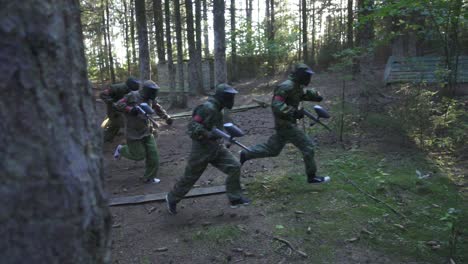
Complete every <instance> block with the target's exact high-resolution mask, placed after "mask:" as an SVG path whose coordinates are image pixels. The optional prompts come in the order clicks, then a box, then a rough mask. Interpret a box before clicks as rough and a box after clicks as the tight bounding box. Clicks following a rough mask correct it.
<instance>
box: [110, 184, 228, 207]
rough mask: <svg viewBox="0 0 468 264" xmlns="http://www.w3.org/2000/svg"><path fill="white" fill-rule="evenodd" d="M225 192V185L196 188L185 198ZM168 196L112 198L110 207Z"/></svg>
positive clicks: (151, 200) (162, 198) (161, 194)
mask: <svg viewBox="0 0 468 264" xmlns="http://www.w3.org/2000/svg"><path fill="white" fill-rule="evenodd" d="M225 192H226V187H225V186H224V185H223V186H213V187H203V188H194V189H192V190H190V192H189V193H188V194H187V195H185V197H186V198H190V197H197V196H206V195H213V194H220V193H225ZM166 194H167V193H166V192H163V193H154V194H143V195H135V196H124V197H116V198H111V199H110V201H109V206H116V205H128V204H139V203H147V202H154V201H164V200H165V199H166Z"/></svg>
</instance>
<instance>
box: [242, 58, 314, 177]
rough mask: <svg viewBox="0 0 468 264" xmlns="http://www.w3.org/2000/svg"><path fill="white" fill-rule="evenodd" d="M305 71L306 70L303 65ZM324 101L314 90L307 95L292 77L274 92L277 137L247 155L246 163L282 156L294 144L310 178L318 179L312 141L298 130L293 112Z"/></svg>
mask: <svg viewBox="0 0 468 264" xmlns="http://www.w3.org/2000/svg"><path fill="white" fill-rule="evenodd" d="M304 67H307V66H306V65H304ZM320 100H321V97H320V95H319V94H318V92H316V91H314V90H306V91H304V89H303V85H300V84H298V83H297V82H295V80H294V77H293V76H290V77H289V79H288V80H286V81H284V82H283V83H281V84H280V85H278V86H277V87H276V88H275V91H274V95H273V99H272V103H271V108H272V110H273V116H274V121H275V130H276V133H275V134H274V135H272V136H271V137H270V138H269V139H268V141H267V142H266V143H263V144H258V145H255V146H253V147H251V148H250V150H251V151H249V152H245V158H246V160H249V159H258V158H265V157H276V156H278V155H279V153H280V152H281V150H282V149H283V147H284V145H285V144H286V143H292V144H293V145H294V146H296V147H297V148H298V149H299V150H300V151H301V152H302V156H303V159H304V163H305V169H306V174H307V175H311V176H313V175H315V173H316V171H317V167H316V165H315V160H314V144H313V142H312V140H311V139H310V138H309V137H308V136H307V135H306V134H305V133H304V132H303V131H302V130H301V129H299V128H298V126H297V120H296V118H295V117H294V112H295V111H296V110H297V109H298V107H299V103H300V102H301V101H320Z"/></svg>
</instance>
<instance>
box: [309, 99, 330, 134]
mask: <svg viewBox="0 0 468 264" xmlns="http://www.w3.org/2000/svg"><path fill="white" fill-rule="evenodd" d="M314 110H315V113H316V114H317V116H314V115H313V114H312V113H311V112H309V111H307V110H306V109H303V110H302V111H303V112H304V115H305V116H307V117H308V118H310V119H311V120H312V121H313V122H312V123H310V125H311V126H313V125H315V124H320V125H322V126H323V127H325V128H326V129H327V130H328V131H332V130H331V129H330V128H329V127H328V126H327V125H325V124H324V123H322V122H321V121H320V118H324V119H327V118H330V114H329V113H328V112H327V110H325V109H323V108H322V107H321V106H320V105H316V106H314Z"/></svg>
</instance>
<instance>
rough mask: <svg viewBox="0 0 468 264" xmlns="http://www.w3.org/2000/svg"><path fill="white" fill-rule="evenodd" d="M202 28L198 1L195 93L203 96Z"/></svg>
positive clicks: (197, 2) (196, 7)
mask: <svg viewBox="0 0 468 264" xmlns="http://www.w3.org/2000/svg"><path fill="white" fill-rule="evenodd" d="M201 39H202V26H201V2H200V0H195V44H196V58H195V65H196V70H197V75H198V76H199V77H198V84H197V92H198V94H204V93H205V89H204V87H203V71H202V67H203V65H202V40H201Z"/></svg>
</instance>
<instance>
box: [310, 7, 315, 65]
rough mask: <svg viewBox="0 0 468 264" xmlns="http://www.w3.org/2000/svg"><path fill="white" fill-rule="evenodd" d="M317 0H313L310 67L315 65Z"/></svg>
mask: <svg viewBox="0 0 468 264" xmlns="http://www.w3.org/2000/svg"><path fill="white" fill-rule="evenodd" d="M315 14H316V11H315V0H312V43H311V45H312V47H311V52H310V53H311V54H310V67H315V46H316V43H315V33H316V32H317V30H316V26H315Z"/></svg>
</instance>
